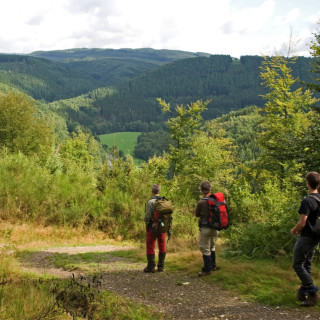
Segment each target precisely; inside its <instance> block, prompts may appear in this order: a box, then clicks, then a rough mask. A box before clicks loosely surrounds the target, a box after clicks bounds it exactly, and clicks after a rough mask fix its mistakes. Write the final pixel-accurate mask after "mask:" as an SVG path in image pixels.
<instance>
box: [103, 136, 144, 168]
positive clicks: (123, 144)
mask: <svg viewBox="0 0 320 320" xmlns="http://www.w3.org/2000/svg"><path fill="white" fill-rule="evenodd" d="M140 134H141V132H114V133H108V134H103V135H100V136H99V138H100V141H101V143H102V144H105V145H107V146H108V147H110V148H113V146H116V147H117V148H118V149H119V150H121V151H123V152H124V154H130V155H131V156H132V157H133V159H134V163H135V164H136V165H139V164H141V163H142V162H143V160H141V159H138V158H136V157H135V156H134V154H133V150H134V147H135V145H136V144H137V138H138V136H139V135H140Z"/></svg>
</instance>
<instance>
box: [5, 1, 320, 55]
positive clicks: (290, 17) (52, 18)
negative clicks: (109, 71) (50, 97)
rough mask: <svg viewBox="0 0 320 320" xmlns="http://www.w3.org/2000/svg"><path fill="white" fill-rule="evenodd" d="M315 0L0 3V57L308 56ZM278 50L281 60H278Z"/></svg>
mask: <svg viewBox="0 0 320 320" xmlns="http://www.w3.org/2000/svg"><path fill="white" fill-rule="evenodd" d="M319 21H320V1H319V0H1V11H0V52H1V53H30V52H32V51H37V50H59V49H70V48H113V49H119V48H146V47H148V48H154V49H177V50H184V51H192V52H207V53H210V54H230V55H231V56H233V57H240V56H241V55H261V54H273V53H274V52H275V51H276V52H278V53H282V54H283V45H284V44H288V42H289V39H290V34H292V35H293V39H294V41H295V42H297V41H298V45H297V46H296V52H295V53H296V55H305V56H307V55H308V52H309V48H308V43H310V37H311V36H312V33H314V32H317V29H318V30H319V27H320V25H319V24H317V22H319ZM281 50H282V52H281Z"/></svg>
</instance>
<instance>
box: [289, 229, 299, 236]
mask: <svg viewBox="0 0 320 320" xmlns="http://www.w3.org/2000/svg"><path fill="white" fill-rule="evenodd" d="M290 233H291V234H293V235H296V234H299V233H300V231H298V230H297V229H296V228H292V229H291V231H290Z"/></svg>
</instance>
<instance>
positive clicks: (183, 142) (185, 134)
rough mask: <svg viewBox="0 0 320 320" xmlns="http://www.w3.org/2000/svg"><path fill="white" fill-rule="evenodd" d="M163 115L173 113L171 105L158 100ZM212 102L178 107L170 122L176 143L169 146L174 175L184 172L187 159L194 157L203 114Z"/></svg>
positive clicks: (171, 135) (171, 134) (169, 127)
mask: <svg viewBox="0 0 320 320" xmlns="http://www.w3.org/2000/svg"><path fill="white" fill-rule="evenodd" d="M158 101H159V103H160V106H161V109H162V112H163V113H167V112H169V113H172V114H173V112H172V110H171V106H170V104H168V103H166V102H165V101H163V100H161V99H158ZM209 102H210V101H206V102H202V101H196V102H193V103H191V104H190V105H187V106H183V105H177V106H176V108H175V114H176V116H175V117H172V118H170V119H169V120H168V123H167V125H168V132H169V134H170V137H171V139H172V140H173V141H174V143H173V144H170V146H169V154H170V162H171V165H172V175H173V176H175V175H176V174H177V173H179V172H181V171H183V168H184V166H185V159H187V158H188V157H190V156H192V146H193V141H194V138H195V137H196V135H197V134H198V133H199V132H200V131H199V127H200V124H201V121H202V116H201V113H202V112H203V110H205V109H206V106H207V105H208V103H209Z"/></svg>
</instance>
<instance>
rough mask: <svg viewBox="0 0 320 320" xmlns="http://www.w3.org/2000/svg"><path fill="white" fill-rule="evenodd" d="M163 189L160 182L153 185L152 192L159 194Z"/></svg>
mask: <svg viewBox="0 0 320 320" xmlns="http://www.w3.org/2000/svg"><path fill="white" fill-rule="evenodd" d="M160 191H161V186H160V184H156V183H155V184H154V185H152V193H154V194H157V193H159V192H160Z"/></svg>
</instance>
